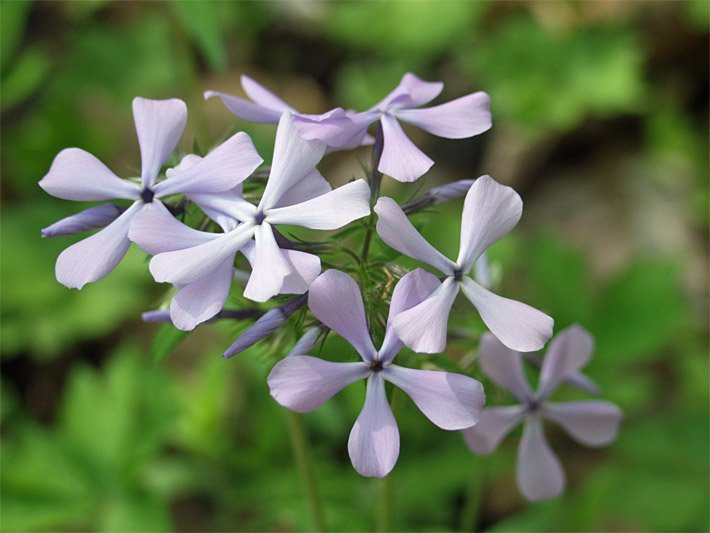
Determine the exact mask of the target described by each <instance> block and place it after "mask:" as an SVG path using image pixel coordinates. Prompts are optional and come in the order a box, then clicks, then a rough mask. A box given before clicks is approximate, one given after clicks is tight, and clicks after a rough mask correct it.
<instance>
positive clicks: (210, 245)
mask: <svg viewBox="0 0 710 533" xmlns="http://www.w3.org/2000/svg"><path fill="white" fill-rule="evenodd" d="M253 234H254V226H251V225H249V224H241V225H240V226H238V227H237V228H236V229H235V230H233V231H230V232H229V233H225V234H223V235H217V234H215V237H214V238H213V239H212V240H210V241H209V242H206V243H204V244H200V245H198V246H193V247H192V248H186V249H183V250H175V251H173V252H164V253H160V254H158V255H156V256H155V257H153V259H151V260H150V272H151V274H153V277H154V278H155V280H156V281H158V282H161V283H162V282H167V283H172V284H174V285H187V284H188V283H194V282H195V281H197V280H199V279H201V278H203V277H205V276H209V275H210V274H211V273H212V272H214V271H215V269H217V268H218V267H219V266H220V265H221V264H222V263H223V262H224V261H226V260H227V259H228V258H231V259H232V260H234V256H235V255H236V253H237V252H238V251H239V249H240V248H241V247H242V246H244V245H245V244H246V243H247V242H248V241H249V240H250V239H251V238H252V236H253Z"/></svg>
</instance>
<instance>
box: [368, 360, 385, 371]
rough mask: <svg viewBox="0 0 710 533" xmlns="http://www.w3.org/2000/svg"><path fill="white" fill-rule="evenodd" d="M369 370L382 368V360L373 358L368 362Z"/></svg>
mask: <svg viewBox="0 0 710 533" xmlns="http://www.w3.org/2000/svg"><path fill="white" fill-rule="evenodd" d="M370 370H372V371H373V372H379V371H381V370H382V361H379V360H375V361H372V362H371V363H370Z"/></svg>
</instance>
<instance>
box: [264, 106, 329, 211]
mask: <svg viewBox="0 0 710 533" xmlns="http://www.w3.org/2000/svg"><path fill="white" fill-rule="evenodd" d="M324 153H325V144H324V143H322V142H321V141H318V140H312V141H308V140H306V139H304V138H303V137H301V136H300V135H299V133H298V131H297V130H296V129H295V128H294V127H293V116H292V115H291V114H290V113H284V115H283V116H282V117H281V120H280V121H279V127H278V128H277V130H276V141H275V143H274V157H273V160H272V163H271V172H270V175H269V181H267V182H266V189H264V194H263V195H262V197H261V202H260V204H259V209H261V210H262V211H265V210H267V209H270V208H272V207H274V206H276V205H278V203H279V201H280V200H281V197H282V196H283V195H284V193H286V191H288V190H289V189H290V188H291V187H293V186H294V185H295V184H296V183H297V182H298V181H300V180H301V179H303V178H304V177H305V176H306V175H308V174H310V173H311V172H313V169H315V168H316V165H317V164H318V163H319V162H320V160H321V158H322V157H323V154H324Z"/></svg>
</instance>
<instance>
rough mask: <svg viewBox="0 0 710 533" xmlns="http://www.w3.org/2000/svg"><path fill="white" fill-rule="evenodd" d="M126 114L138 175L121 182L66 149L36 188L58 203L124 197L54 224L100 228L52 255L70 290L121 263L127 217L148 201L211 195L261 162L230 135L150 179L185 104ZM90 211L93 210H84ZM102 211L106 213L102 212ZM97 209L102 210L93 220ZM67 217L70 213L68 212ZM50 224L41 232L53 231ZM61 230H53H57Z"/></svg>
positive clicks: (166, 103)
mask: <svg viewBox="0 0 710 533" xmlns="http://www.w3.org/2000/svg"><path fill="white" fill-rule="evenodd" d="M133 117H134V120H135V123H136V130H137V133H138V142H139V145H140V150H141V177H140V178H137V179H136V182H134V181H128V180H123V179H121V178H119V177H118V176H116V175H115V174H114V173H113V172H111V171H110V170H109V169H108V168H107V167H106V166H105V165H104V164H103V163H101V162H100V161H99V160H98V159H96V158H95V157H94V156H93V155H91V154H90V153H88V152H86V151H84V150H81V149H79V148H67V149H65V150H62V151H61V152H60V153H59V154H58V155H57V157H55V159H54V162H53V163H52V166H51V168H50V169H49V172H48V173H47V175H46V176H44V178H42V180H41V181H40V183H39V184H40V186H41V187H42V188H43V189H44V190H45V191H47V192H48V193H49V194H51V195H52V196H56V197H58V198H63V199H65V200H79V201H100V200H112V199H124V200H132V201H133V204H132V205H131V206H130V207H128V208H127V209H126V210H124V211H123V212H122V213H120V214H119V215H118V216H116V217H115V218H113V219H111V217H112V216H113V214H111V215H110V216H108V213H104V211H97V210H94V211H91V212H90V213H88V211H89V210H87V211H84V212H83V213H80V214H79V215H76V217H78V218H75V219H73V220H72V221H70V220H68V219H64V220H63V221H60V226H63V228H60V230H62V231H67V228H68V226H70V225H71V224H74V228H72V231H73V229H76V227H77V226H76V224H77V223H83V224H86V225H87V227H100V226H99V224H103V223H104V222H107V223H108V225H107V226H106V227H105V228H104V229H102V230H101V231H99V232H97V233H95V234H94V235H92V236H90V237H88V238H86V239H84V240H82V241H80V242H78V243H76V244H74V245H72V246H70V247H69V248H67V249H66V250H64V251H63V252H62V253H61V254H60V255H59V258H58V259H57V265H56V276H57V280H58V281H59V282H60V283H62V284H64V285H66V286H67V287H70V288H78V289H80V288H81V287H83V286H84V285H85V284H86V283H89V282H92V281H97V280H99V279H101V278H103V277H104V276H106V275H107V274H109V273H110V272H111V271H112V270H113V269H114V268H115V267H116V265H117V264H118V263H119V262H120V261H121V259H122V258H123V257H124V255H125V254H126V252H127V251H128V247H129V246H130V243H131V242H130V240H129V239H128V230H129V228H130V225H131V222H132V220H133V218H134V217H135V215H136V214H137V213H139V212H140V211H142V210H143V208H144V206H146V205H149V204H155V205H158V204H160V205H161V206H162V204H161V202H160V200H159V199H160V198H163V197H165V196H169V195H172V194H178V193H180V194H188V193H216V192H221V191H225V190H227V189H230V188H232V187H234V186H235V185H236V184H238V183H239V182H240V181H242V180H244V179H246V178H247V177H248V176H249V174H251V173H252V172H253V171H254V170H255V169H256V167H258V166H259V165H260V164H261V162H262V160H261V158H260V157H259V155H258V154H257V153H256V150H254V146H253V145H252V142H251V139H250V138H249V136H248V135H247V134H245V133H241V132H240V133H237V134H236V135H234V136H232V137H230V138H229V139H228V140H227V141H225V142H224V143H223V144H221V145H220V146H218V147H217V148H215V149H214V150H213V151H212V152H210V153H209V154H208V155H207V156H206V157H205V158H204V159H202V160H201V161H200V163H199V164H196V165H194V166H192V167H191V168H189V169H187V170H185V171H184V172H180V173H177V174H176V175H174V176H173V177H171V179H168V180H163V181H160V182H156V180H157V177H158V173H159V172H160V169H161V167H162V166H163V164H164V163H165V162H166V161H167V159H168V157H170V154H172V152H173V150H174V149H175V147H176V146H177V143H178V140H179V139H180V136H181V134H182V131H183V129H184V128H185V122H186V120H187V108H186V107H185V103H184V102H183V101H181V100H177V99H172V100H148V99H145V98H135V99H134V100H133ZM92 209H95V208H92ZM109 211H110V210H109ZM99 214H101V215H104V214H105V215H107V216H106V218H104V219H102V220H99V218H100V217H99V216H98V215H99ZM70 218H71V217H70ZM55 226H56V225H53V226H50V227H49V228H46V229H45V233H46V234H58V233H57V231H56V230H57V228H56V227H55ZM59 234H61V231H60V232H59Z"/></svg>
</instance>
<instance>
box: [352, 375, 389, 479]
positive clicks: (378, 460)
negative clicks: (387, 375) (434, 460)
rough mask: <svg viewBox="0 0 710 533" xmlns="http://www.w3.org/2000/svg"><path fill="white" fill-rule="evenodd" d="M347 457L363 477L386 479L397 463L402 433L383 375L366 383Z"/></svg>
mask: <svg viewBox="0 0 710 533" xmlns="http://www.w3.org/2000/svg"><path fill="white" fill-rule="evenodd" d="M348 453H349V454H350V460H351V461H352V463H353V466H354V467H355V470H357V472H358V473H359V474H360V475H362V476H367V477H380V478H382V477H385V476H386V475H387V474H389V473H390V471H391V470H392V469H393V468H394V465H395V464H396V463H397V457H399V430H398V429H397V422H396V421H395V419H394V415H393V414H392V409H390V405H389V403H388V402H387V395H386V394H385V382H384V379H382V373H381V372H377V373H375V374H373V375H372V376H370V378H369V379H368V380H367V395H366V397H365V405H364V406H363V408H362V411H361V412H360V415H359V416H358V417H357V420H356V421H355V425H354V426H353V429H352V431H351V432H350V438H349V439H348Z"/></svg>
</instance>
